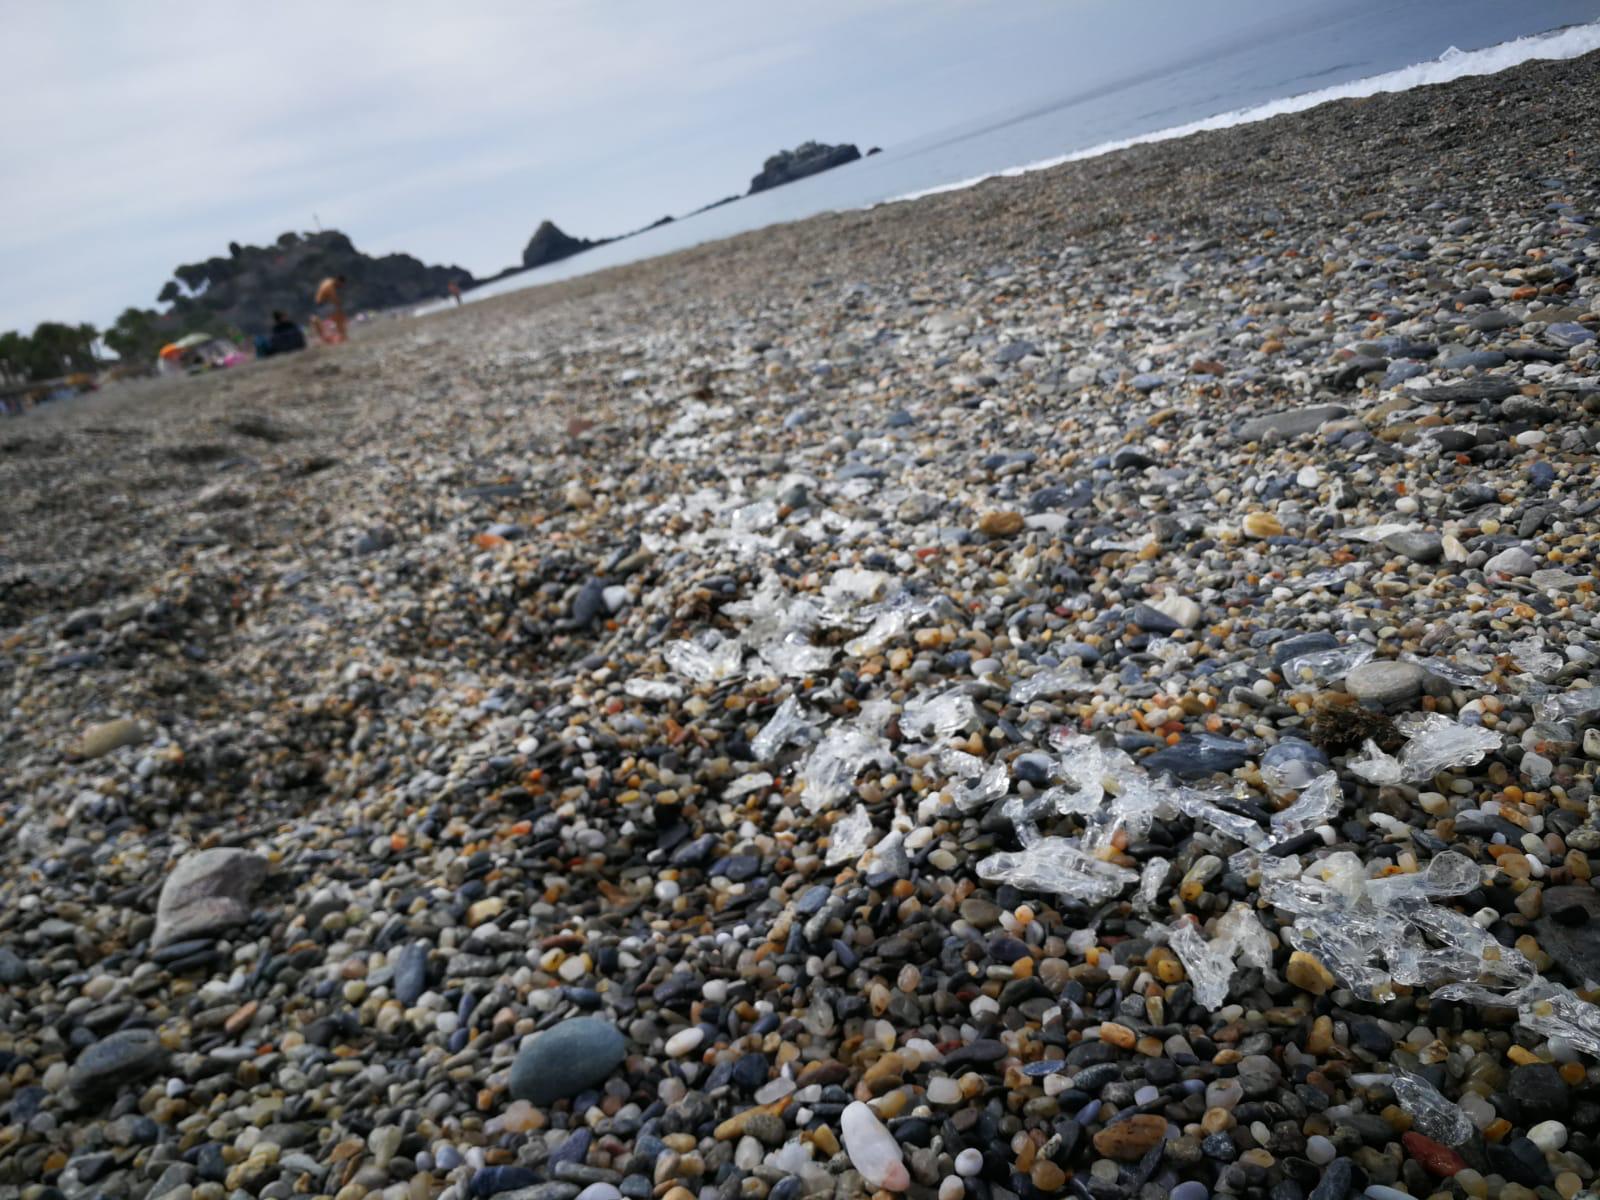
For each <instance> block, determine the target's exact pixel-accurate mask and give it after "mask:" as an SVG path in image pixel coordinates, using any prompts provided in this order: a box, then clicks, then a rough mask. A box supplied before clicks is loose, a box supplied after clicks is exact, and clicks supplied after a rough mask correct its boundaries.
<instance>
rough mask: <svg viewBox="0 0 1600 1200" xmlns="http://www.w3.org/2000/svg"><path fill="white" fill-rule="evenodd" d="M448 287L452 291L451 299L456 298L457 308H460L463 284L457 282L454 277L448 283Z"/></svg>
mask: <svg viewBox="0 0 1600 1200" xmlns="http://www.w3.org/2000/svg"><path fill="white" fill-rule="evenodd" d="M446 289H447V290H448V291H449V293H450V299H452V300H454V301H455V302H456V307H457V308H460V307H461V285H460V284H459V283H457V282H456V281H455V280H454V279H452V280H451V281H450V282H449V284H447V285H446Z"/></svg>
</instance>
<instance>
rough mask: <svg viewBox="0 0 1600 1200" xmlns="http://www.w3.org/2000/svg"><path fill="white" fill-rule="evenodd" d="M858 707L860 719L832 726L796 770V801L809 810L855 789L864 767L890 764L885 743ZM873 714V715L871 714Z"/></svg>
mask: <svg viewBox="0 0 1600 1200" xmlns="http://www.w3.org/2000/svg"><path fill="white" fill-rule="evenodd" d="M868 707H869V706H866V705H863V706H862V719H858V720H857V722H856V723H855V724H854V725H836V726H834V728H832V729H831V730H829V731H828V735H827V736H826V737H824V738H823V739H822V741H820V742H819V743H817V745H816V747H815V748H814V749H813V750H812V751H811V754H810V755H809V756H808V757H807V758H806V762H805V767H804V768H803V769H802V770H801V772H800V780H801V782H802V784H803V785H804V790H803V791H802V793H801V796H800V800H801V803H803V804H804V805H805V806H806V808H807V809H808V810H809V811H811V812H820V811H822V809H824V808H826V807H827V806H828V805H830V804H834V803H837V802H838V801H840V800H842V799H844V798H845V797H846V796H848V795H849V794H850V793H851V792H852V791H854V790H855V782H856V776H857V775H859V774H860V773H861V772H862V771H863V770H864V769H866V768H867V767H868V766H872V765H876V766H878V767H880V768H882V769H884V770H888V769H889V768H890V767H892V766H894V756H893V755H891V754H890V753H889V747H888V744H887V743H886V742H885V741H884V740H883V738H882V737H881V736H880V735H879V734H878V733H877V731H876V730H875V729H874V728H873V727H872V724H871V719H870V717H869V714H868V712H867V709H868ZM873 715H876V714H873Z"/></svg>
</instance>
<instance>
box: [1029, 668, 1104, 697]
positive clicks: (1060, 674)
mask: <svg viewBox="0 0 1600 1200" xmlns="http://www.w3.org/2000/svg"><path fill="white" fill-rule="evenodd" d="M1092 687H1094V680H1092V679H1090V678H1089V676H1088V675H1087V674H1085V673H1084V672H1083V671H1082V670H1081V669H1079V668H1077V667H1051V668H1048V669H1047V670H1043V671H1038V672H1035V673H1034V674H1032V675H1030V676H1028V677H1027V678H1026V679H1021V680H1018V681H1017V682H1016V683H1014V684H1012V685H1011V697H1010V699H1011V702H1012V703H1013V704H1029V703H1032V702H1033V701H1034V700H1037V699H1038V698H1039V697H1041V696H1059V695H1061V694H1062V693H1063V692H1081V691H1086V690H1088V689H1090V688H1092Z"/></svg>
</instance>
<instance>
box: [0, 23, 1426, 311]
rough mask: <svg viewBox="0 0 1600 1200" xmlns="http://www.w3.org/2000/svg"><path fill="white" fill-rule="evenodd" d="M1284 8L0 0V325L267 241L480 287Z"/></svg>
mask: <svg viewBox="0 0 1600 1200" xmlns="http://www.w3.org/2000/svg"><path fill="white" fill-rule="evenodd" d="M1349 2H1350V0H1296V5H1297V12H1298V14H1299V16H1301V17H1303V16H1304V14H1305V12H1306V10H1307V9H1316V8H1324V7H1326V8H1332V7H1336V6H1337V5H1339V4H1340V3H1344V4H1345V5H1346V6H1348V4H1349ZM1386 2H1388V0H1386ZM1393 2H1395V3H1405V2H1406V0H1393ZM1281 4H1282V0H1139V2H1138V4H1137V5H1136V6H1134V7H1131V8H1130V5H1129V3H1128V0H802V2H801V3H792V2H784V0H674V2H671V3H667V2H663V0H521V2H517V3H500V2H497V0H493V2H492V0H456V2H455V3H452V4H450V5H441V4H439V3H437V0H429V2H427V3H421V2H416V0H388V2H385V3H377V2H375V0H316V2H315V3H301V2H299V0H274V3H271V4H260V3H251V4H246V3H242V2H237V3H236V2H233V0H223V2H217V0H212V2H210V3H175V2H168V0H140V2H139V3H137V4H133V3H127V2H126V0H73V2H72V3H66V4H41V3H37V2H36V0H0V45H3V46H4V47H5V48H6V53H5V65H4V68H3V70H0V111H3V112H5V113H7V114H8V117H7V119H6V120H5V121H3V122H0V164H3V165H0V171H3V176H0V179H3V183H4V186H3V187H0V281H3V283H4V286H3V287H0V330H4V329H11V328H20V329H31V328H32V327H33V326H34V325H35V324H36V323H37V322H38V321H40V320H45V319H50V320H66V321H73V322H77V321H84V320H87V321H92V322H94V323H95V324H96V325H99V326H102V327H103V326H105V325H107V324H110V323H111V322H112V321H113V320H114V319H115V318H116V315H117V314H118V313H119V312H121V311H122V310H123V309H124V308H126V307H128V306H130V305H137V306H140V307H150V306H153V305H154V303H155V298H156V294H157V292H158V291H159V290H160V289H161V286H162V284H163V283H164V282H165V281H166V280H167V279H168V278H170V276H171V272H172V269H173V268H174V267H175V266H177V265H178V264H179V263H184V262H194V261H197V260H201V259H205V258H208V257H210V256H212V255H215V254H224V253H226V247H227V244H228V242H229V241H230V240H233V241H240V242H245V243H253V244H263V243H266V242H270V241H271V240H273V239H275V238H276V237H277V236H278V234H280V233H282V232H284V231H286V230H290V229H295V230H310V229H315V228H337V229H341V230H343V231H344V232H345V233H347V234H349V235H350V236H351V238H352V239H353V240H354V241H355V243H356V246H357V247H358V248H359V249H361V250H364V251H366V252H368V253H374V254H380V253H388V252H392V251H405V252H407V253H410V254H414V255H416V256H417V257H419V258H421V259H423V260H424V261H426V262H430V263H449V264H456V265H460V266H464V267H466V268H467V269H469V270H471V271H472V272H474V273H475V274H478V275H487V274H492V273H493V272H495V271H497V270H499V269H501V268H502V267H505V266H508V265H510V264H512V263H515V262H518V261H519V260H520V256H521V251H522V247H523V245H524V244H525V243H526V241H527V239H528V237H529V236H530V235H531V234H532V232H533V230H534V228H535V227H536V226H537V225H538V223H539V222H540V221H541V220H542V219H544V218H550V219H552V220H554V221H555V222H556V223H557V224H558V225H560V226H561V227H562V228H563V229H564V230H566V231H567V232H568V233H572V234H576V235H579V236H587V237H597V236H608V235H613V234H618V233H622V232H625V231H628V230H631V229H635V228H638V227H639V226H642V225H646V224H648V223H650V222H652V221H654V220H655V219H657V218H658V217H661V216H663V215H666V214H668V213H673V214H682V213H684V212H687V211H689V210H691V209H694V208H697V207H699V206H700V205H702V204H705V203H707V202H709V201H712V200H715V199H718V198H720V197H723V196H727V195H730V194H733V193H737V192H743V191H744V190H745V189H746V188H747V187H748V183H749V179H750V177H751V176H752V175H753V174H755V173H756V171H757V170H759V169H760V165H761V162H762V160H763V159H764V158H766V157H767V156H768V155H769V154H771V153H773V152H774V151H776V150H778V149H780V148H782V147H788V146H794V145H796V144H798V143H799V142H801V141H804V140H807V139H811V138H815V139H818V140H822V141H828V142H841V141H849V142H854V143H856V144H857V145H859V146H860V147H861V149H862V150H863V151H865V150H867V149H868V148H869V147H870V146H874V145H877V146H885V147H890V146H893V145H895V144H897V143H904V142H906V141H908V140H911V139H915V138H917V137H919V136H923V135H926V134H928V133H929V132H931V131H935V130H938V129H941V128H945V127H949V126H956V125H960V124H962V123H965V122H970V121H972V120H974V119H975V118H979V117H982V116H983V115H985V114H988V113H994V112H998V111H1002V110H1006V109H1011V108H1015V107H1016V106H1018V105H1022V104H1027V103H1029V102H1031V101H1033V100H1035V99H1037V98H1039V97H1042V96H1047V95H1050V94H1058V93H1060V92H1061V91H1063V90H1064V89H1070V88H1075V87H1078V86H1089V85H1092V84H1093V83H1094V82H1095V80H1097V79H1102V78H1111V77H1112V76H1113V74H1115V73H1116V72H1118V71H1121V72H1123V73H1125V72H1126V70H1127V69H1128V66H1129V64H1130V61H1135V62H1136V61H1144V62H1149V63H1151V64H1154V65H1158V64H1159V63H1161V62H1162V61H1163V60H1167V59H1178V58H1181V57H1184V56H1188V55H1192V54H1194V53H1195V52H1196V50H1197V49H1199V50H1201V51H1203V50H1204V48H1205V46H1207V45H1209V44H1216V45H1222V44H1225V43H1226V42H1227V41H1228V40H1229V39H1232V38H1236V37H1239V36H1243V35H1248V34H1249V33H1250V32H1251V31H1252V30H1256V29H1259V28H1262V27H1265V26H1267V25H1270V23H1271V22H1272V21H1274V20H1281V19H1283V18H1282V14H1283V8H1282V6H1281ZM1130 14H1134V15H1133V16H1132V17H1130Z"/></svg>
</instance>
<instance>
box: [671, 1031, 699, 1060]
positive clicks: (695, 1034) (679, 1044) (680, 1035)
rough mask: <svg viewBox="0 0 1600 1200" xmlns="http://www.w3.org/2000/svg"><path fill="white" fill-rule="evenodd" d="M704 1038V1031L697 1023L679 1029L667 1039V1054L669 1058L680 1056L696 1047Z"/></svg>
mask: <svg viewBox="0 0 1600 1200" xmlns="http://www.w3.org/2000/svg"><path fill="white" fill-rule="evenodd" d="M705 1040H706V1031H705V1030H704V1029H701V1028H700V1026H698V1025H691V1026H689V1028H687V1029H680V1030H678V1032H677V1033H675V1034H673V1035H672V1036H671V1037H669V1038H668V1039H667V1055H668V1057H670V1058H682V1057H683V1056H684V1055H685V1054H688V1053H689V1052H691V1051H692V1050H695V1049H698V1048H699V1045H700V1043H701V1042H703V1041H705Z"/></svg>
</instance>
